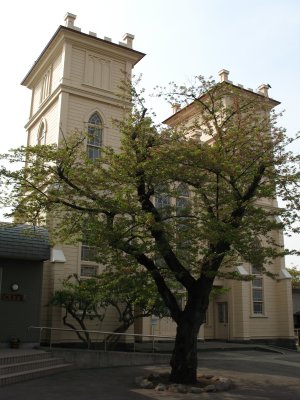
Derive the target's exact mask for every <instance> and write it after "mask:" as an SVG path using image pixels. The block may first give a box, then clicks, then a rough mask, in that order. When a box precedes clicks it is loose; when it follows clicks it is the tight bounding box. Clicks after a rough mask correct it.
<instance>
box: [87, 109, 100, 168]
mask: <svg viewBox="0 0 300 400" xmlns="http://www.w3.org/2000/svg"><path fill="white" fill-rule="evenodd" d="M95 118H97V119H98V121H97V122H98V123H96V122H94V120H95ZM86 126H87V143H86V153H87V158H88V159H89V160H91V161H94V160H96V159H98V158H100V157H101V147H102V136H103V121H102V118H101V116H100V114H99V113H98V112H97V111H95V112H93V113H92V114H91V115H90V117H89V120H88V122H87V123H86ZM95 132H98V133H97V134H95Z"/></svg>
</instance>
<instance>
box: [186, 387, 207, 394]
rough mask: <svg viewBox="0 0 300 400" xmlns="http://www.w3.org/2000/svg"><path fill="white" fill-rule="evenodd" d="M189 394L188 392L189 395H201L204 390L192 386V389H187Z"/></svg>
mask: <svg viewBox="0 0 300 400" xmlns="http://www.w3.org/2000/svg"><path fill="white" fill-rule="evenodd" d="M189 392H190V393H203V392H204V389H203V388H200V387H196V386H192V387H191V388H190V389H189Z"/></svg>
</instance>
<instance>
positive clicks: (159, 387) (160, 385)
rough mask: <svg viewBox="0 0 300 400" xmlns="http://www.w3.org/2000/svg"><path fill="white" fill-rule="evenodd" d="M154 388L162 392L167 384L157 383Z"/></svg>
mask: <svg viewBox="0 0 300 400" xmlns="http://www.w3.org/2000/svg"><path fill="white" fill-rule="evenodd" d="M155 390H157V391H159V392H163V391H165V390H167V386H166V385H164V384H163V383H159V384H158V385H157V386H156V388H155Z"/></svg>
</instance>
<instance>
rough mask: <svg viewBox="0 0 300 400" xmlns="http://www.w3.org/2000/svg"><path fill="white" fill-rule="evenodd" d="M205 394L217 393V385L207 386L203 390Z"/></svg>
mask: <svg viewBox="0 0 300 400" xmlns="http://www.w3.org/2000/svg"><path fill="white" fill-rule="evenodd" d="M203 390H204V392H215V391H216V387H215V385H207V386H205V388H203Z"/></svg>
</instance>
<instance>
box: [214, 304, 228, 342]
mask: <svg viewBox="0 0 300 400" xmlns="http://www.w3.org/2000/svg"><path fill="white" fill-rule="evenodd" d="M216 307H217V310H216V311H217V312H216V339H221V340H227V339H228V338H229V336H228V335H229V332H228V329H229V325H228V303H227V301H223V302H219V303H216Z"/></svg>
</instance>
